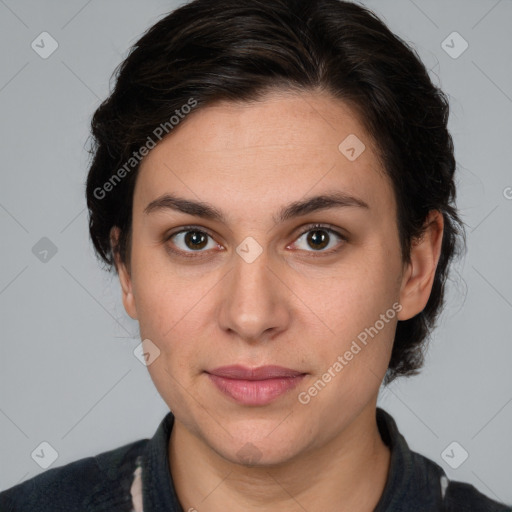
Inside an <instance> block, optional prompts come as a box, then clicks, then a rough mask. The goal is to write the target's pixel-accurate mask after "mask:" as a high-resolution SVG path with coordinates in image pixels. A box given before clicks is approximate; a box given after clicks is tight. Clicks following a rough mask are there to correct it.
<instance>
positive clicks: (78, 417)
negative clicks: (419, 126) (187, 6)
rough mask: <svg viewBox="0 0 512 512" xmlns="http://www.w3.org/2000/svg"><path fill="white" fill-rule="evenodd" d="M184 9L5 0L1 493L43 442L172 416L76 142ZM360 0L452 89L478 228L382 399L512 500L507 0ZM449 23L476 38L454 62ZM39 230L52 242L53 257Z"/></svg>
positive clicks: (464, 206)
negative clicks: (108, 260)
mask: <svg viewBox="0 0 512 512" xmlns="http://www.w3.org/2000/svg"><path fill="white" fill-rule="evenodd" d="M180 4H181V3H178V2H173V1H163V0H145V1H142V0H130V1H127V0H123V1H121V0H109V1H108V2H99V1H98V0H89V1H85V0H72V1H71V0H69V1H66V2H64V1H60V2H59V1H57V0H39V1H35V0H34V1H27V0H17V1H14V0H0V45H1V46H0V55H1V63H2V66H1V71H0V109H1V122H0V141H1V155H2V170H1V173H0V180H1V181H0V228H1V240H2V242H1V243H2V251H1V269H0V311H1V325H2V339H1V360H0V393H1V394H0V432H1V437H0V460H1V461H2V462H1V467H0V489H6V488H8V487H11V486H12V485H14V484H17V483H19V482H21V481H24V480H26V479H28V478H31V477H33V476H35V475H36V474H38V473H40V472H42V471H43V469H42V468H41V467H40V466H39V465H38V464H37V463H36V462H35V460H34V459H33V458H32V457H31V454H32V453H33V452H34V450H36V449H37V448H38V447H40V443H42V442H47V443H49V444H50V445H51V446H52V447H53V448H54V449H55V450H56V452H57V454H58V457H57V459H56V460H55V461H54V462H53V464H52V465H51V466H50V467H52V468H53V467H57V466H61V465H63V464H66V463H68V462H71V461H74V460H77V459H79V458H82V457H86V456H91V455H96V454H97V453H100V452H102V451H106V450H110V449H113V448H115V447H117V446H120V445H122V444H125V443H128V442H132V441H134V440H136V439H139V438H142V437H150V436H152V435H153V433H154V431H155V430H156V428H157V426H158V424H159V422H160V421H161V419H162V418H163V416H164V415H165V414H166V412H167V411H168V409H167V407H166V405H165V403H164V402H163V400H162V399H161V398H160V396H159V395H158V393H157V391H156V389H155V388H154V386H153V383H152V381H151V379H150V377H149V374H148V373H147V369H146V368H145V366H144V365H143V364H141V363H140V362H139V360H138V359H137V358H136V357H135V356H134V354H133V350H134V349H135V347H136V346H137V345H138V344H139V343H140V340H139V339H138V337H137V333H138V330H137V327H138V326H137V323H136V322H135V321H133V320H132V319H131V318H129V317H128V315H127V314H126V313H125V311H124V308H123V306H122V302H121V300H120V288H119V285H118V282H117V276H115V275H109V274H107V273H106V272H104V271H103V270H102V269H101V267H100V265H99V264H98V262H97V260H96V259H95V256H94V254H93V251H92V245H91V244H90V242H89V239H88V231H87V210H86V208H85V198H84V182H85V178H86V173H87V163H88V155H87V153H86V152H85V150H84V145H85V143H86V140H87V136H88V134H89V122H90V117H91V115H92V113H93V112H94V110H95V109H96V108H97V107H98V106H99V104H100V102H101V100H103V99H104V98H105V97H106V96H107V94H108V92H109V80H110V77H111V74H112V72H113V70H114V68H115V66H116V65H117V64H118V63H119V62H120V61H121V60H122V59H123V58H124V57H125V56H126V55H127V52H128V49H129V47H130V46H131V45H132V44H134V43H135V42H136V40H137V39H138V38H139V37H140V36H141V35H142V33H143V31H144V30H145V29H147V28H148V27H149V26H151V25H152V24H154V23H155V22H156V21H157V20H158V19H160V18H161V17H163V16H164V15H165V14H167V13H168V12H169V11H171V10H173V9H174V8H175V7H177V6H178V5H180ZM364 4H365V5H367V6H369V7H370V8H372V9H373V10H374V11H375V12H376V13H377V14H378V15H379V16H381V17H382V18H383V20H384V21H385V22H386V23H387V24H388V26H389V27H390V28H391V29H392V30H393V31H394V32H395V33H396V34H397V35H399V36H400V37H402V38H403V39H404V40H405V41H407V42H410V43H412V44H413V46H414V47H415V48H416V49H417V51H418V53H419V55H420V57H421V58H422V60H423V62H425V64H426V66H427V68H428V69H429V70H430V74H431V77H432V79H433V80H434V83H436V84H438V85H440V86H441V87H442V88H443V90H444V91H445V92H446V93H447V94H448V95H449V98H450V102H451V109H452V110H451V118H450V129H451V133H452V135H453V137H454V142H455V147H456V157H457V160H458V173H459V174H458V186H459V199H458V205H459V208H460V211H461V215H462V218H463V220H464V221H465V223H466V225H467V233H468V253H467V256H466V257H465V258H464V259H462V260H460V261H459V262H457V263H456V265H455V267H454V269H453V270H454V273H453V274H452V276H453V277H452V281H451V282H450V283H449V293H448V296H447V299H448V302H449V304H448V306H447V308H446V310H445V312H444V313H443V315H442V318H441V323H440V326H439V328H438V329H437V330H436V332H435V333H434V339H433V341H432V342H431V344H430V348H429V352H428V355H427V358H426V367H425V369H424V370H423V371H422V373H421V375H419V376H417V377H413V378H409V379H400V380H398V381H395V383H393V384H392V385H391V386H390V387H389V388H387V389H385V390H383V391H382V394H381V397H380V399H379V405H380V406H381V407H383V408H384V409H386V410H388V411H389V412H390V413H391V414H392V415H393V416H394V417H395V419H396V421H397V424H398V427H399V429H400V430H401V431H402V433H403V434H404V436H405V438H406V440H407V441H408V443H409V445H410V447H411V448H412V449H413V450H415V451H418V452H420V453H422V454H424V455H426V456H427V457H429V458H431V459H433V460H434V461H436V462H437V463H438V464H440V465H441V466H442V467H443V468H444V469H445V471H446V472H447V475H448V477H449V478H451V479H454V480H462V481H466V482H470V483H472V484H473V485H474V486H475V487H477V488H478V489H480V490H481V491H482V492H484V493H485V494H487V495H488V496H490V497H493V498H494V499H498V500H500V501H504V502H507V503H512V485H511V483H512V471H511V469H510V467H511V460H512V436H511V434H512V373H511V371H510V363H511V360H512V339H511V334H510V333H511V327H510V319H511V317H512V272H511V271H510V262H511V261H512V242H511V231H510V221H511V219H512V172H511V166H510V164H511V161H512V158H511V156H512V149H511V148H512V144H511V143H510V140H511V135H512V130H511V128H510V119H511V114H512V66H511V56H512V44H511V43H512V36H511V32H510V26H512V2H511V1H510V0H499V1H497V0H479V1H476V0H473V1H468V0H458V1H443V0H435V1H434V0H429V1H422V2H420V0H415V1H412V0H393V1H391V0H386V1H382V0H378V1H377V0H374V1H367V2H364ZM454 31H456V32H458V33H459V34H460V36H461V37H462V38H463V39H464V40H465V41H467V43H468V45H469V46H468V48H467V49H466V51H464V53H462V54H461V55H460V56H458V57H457V58H453V55H454V52H457V50H460V49H462V48H463V46H462V45H463V44H464V42H463V40H462V39H460V38H459V36H455V39H454V36H453V35H452V36H451V38H448V39H447V37H448V36H450V34H452V32H454ZM42 32H48V33H49V34H50V35H51V36H52V38H54V39H55V40H56V41H57V43H58V45H59V46H58V48H57V50H56V51H55V52H54V53H53V54H52V55H51V56H49V57H48V58H46V59H43V58H42V57H40V55H39V54H38V53H36V51H34V50H33V49H32V47H31V43H32V42H33V41H34V40H35V41H36V42H37V41H38V40H39V41H40V39H38V36H39V34H41V33H42ZM45 37H47V36H45ZM445 40H447V41H448V42H447V43H444V44H445V45H446V44H448V45H449V46H452V47H453V48H452V49H451V52H452V56H450V55H449V54H448V53H447V51H445V49H444V47H443V46H442V44H443V41H445ZM48 41H49V40H48V39H46V45H45V46H46V48H47V49H48V48H49V47H50V46H49V43H48ZM43 237H46V238H48V239H49V240H50V241H51V243H52V244H53V245H54V246H55V249H56V250H57V252H56V253H55V254H52V252H51V251H50V252H49V253H48V254H47V255H46V261H41V259H40V258H41V257H42V256H39V257H37V255H38V254H40V252H38V249H40V248H41V247H48V244H49V242H48V241H43V242H41V241H40V240H41V239H42V238H43ZM38 243H39V244H40V245H36V244H38ZM41 244H43V245H41ZM45 244H46V245H45ZM34 246H35V247H36V248H35V249H33V248H34ZM34 253H35V254H34ZM453 441H456V442H457V443H459V445H460V446H461V447H462V448H463V449H465V450H466V451H467V452H468V453H469V457H468V458H467V460H465V462H464V463H462V464H461V465H460V466H459V467H458V468H457V469H452V468H451V467H450V466H449V465H448V464H447V463H446V461H445V460H444V459H443V457H441V454H442V453H443V451H444V450H445V448H447V447H448V446H449V445H450V444H451V443H452V442H453ZM43 446H45V445H43ZM457 450H460V448H456V451H455V452H454V453H455V456H456V457H460V453H462V452H460V451H459V452H457ZM47 453H48V452H47Z"/></svg>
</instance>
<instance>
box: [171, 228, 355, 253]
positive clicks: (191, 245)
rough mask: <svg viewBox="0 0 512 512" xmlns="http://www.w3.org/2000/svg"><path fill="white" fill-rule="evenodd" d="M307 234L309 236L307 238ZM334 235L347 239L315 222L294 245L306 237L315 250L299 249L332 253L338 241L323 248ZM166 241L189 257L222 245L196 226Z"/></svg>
mask: <svg viewBox="0 0 512 512" xmlns="http://www.w3.org/2000/svg"><path fill="white" fill-rule="evenodd" d="M305 235H308V236H307V237H306V238H305ZM332 235H334V236H335V237H337V238H338V239H340V240H342V241H347V238H346V237H345V236H343V235H342V234H341V233H338V232H337V231H335V230H334V229H332V228H331V227H330V226H325V225H322V224H315V225H312V226H308V228H307V229H306V230H305V231H303V232H302V233H301V234H300V235H299V238H298V239H297V240H296V242H294V244H293V245H294V246H295V245H296V244H297V243H300V242H301V241H302V242H304V240H302V239H303V238H305V242H306V243H307V244H309V246H310V247H312V248H313V250H308V249H302V248H300V247H299V249H301V250H305V251H306V252H321V253H322V254H332V253H334V252H337V251H338V250H339V247H336V245H342V244H339V243H338V244H335V248H334V249H331V250H327V251H324V250H323V249H325V248H326V247H328V246H329V245H330V243H331V242H332V240H331V237H332ZM208 239H210V240H211V241H209V240H208ZM165 241H166V242H168V241H172V245H173V246H176V247H177V249H173V248H172V247H171V246H169V247H168V250H169V251H170V252H172V253H174V254H177V255H179V256H184V257H187V258H197V257H201V256H202V254H201V253H204V252H206V250H208V249H215V248H216V247H217V248H221V247H222V246H220V245H219V244H217V243H216V242H215V241H214V240H213V238H212V236H211V235H209V234H208V233H207V232H206V231H204V230H202V229H199V228H197V227H196V226H184V227H183V228H182V229H181V230H180V231H177V232H175V233H171V234H170V235H169V236H167V237H166V239H165ZM203 249H205V250H203Z"/></svg>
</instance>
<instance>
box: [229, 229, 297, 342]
mask: <svg viewBox="0 0 512 512" xmlns="http://www.w3.org/2000/svg"><path fill="white" fill-rule="evenodd" d="M233 260H234V261H233V271H232V272H230V277H229V280H228V283H227V286H226V289H225V293H224V295H223V301H222V304H221V311H220V316H219V319H220V322H221V327H222V328H223V329H226V330H231V331H234V332H236V333H237V334H238V335H239V337H240V338H243V339H245V340H246V341H250V340H261V339H262V337H264V336H268V335H269V334H270V333H271V332H272V333H274V332H275V331H279V330H281V329H282V328H284V325H285V323H286V321H287V318H288V317H287V314H286V311H287V309H286V304H285V302H284V301H285V297H284V295H283V290H282V286H280V285H279V283H278V282H277V281H278V280H277V279H276V277H275V276H274V274H273V272H272V271H271V269H270V268H269V258H268V253H267V252H266V251H265V250H264V248H263V247H262V246H260V244H259V243H258V242H257V241H256V240H255V239H253V238H251V237H248V238H246V239H245V240H244V241H243V242H242V243H240V244H239V246H238V247H237V248H236V254H234V258H233Z"/></svg>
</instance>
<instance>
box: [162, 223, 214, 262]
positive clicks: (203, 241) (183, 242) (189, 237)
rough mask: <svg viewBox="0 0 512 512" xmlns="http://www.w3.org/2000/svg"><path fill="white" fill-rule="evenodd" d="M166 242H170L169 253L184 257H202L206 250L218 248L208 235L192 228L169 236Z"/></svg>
mask: <svg viewBox="0 0 512 512" xmlns="http://www.w3.org/2000/svg"><path fill="white" fill-rule="evenodd" d="M166 242H170V246H169V247H168V249H169V250H170V251H171V252H173V253H175V254H178V255H180V256H185V257H197V256H202V255H203V253H205V252H207V250H208V249H214V248H215V247H217V246H218V245H217V244H216V243H215V241H214V240H213V239H212V237H211V236H210V235H209V234H208V233H206V232H205V231H202V230H200V229H196V228H193V227H188V228H184V229H182V230H181V231H178V232H176V233H173V234H171V235H169V236H168V237H167V239H166ZM209 243H210V245H208V244H209ZM174 247H175V248H174ZM194 253H197V254H194Z"/></svg>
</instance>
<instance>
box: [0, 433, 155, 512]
mask: <svg viewBox="0 0 512 512" xmlns="http://www.w3.org/2000/svg"><path fill="white" fill-rule="evenodd" d="M147 442H148V439H140V440H138V441H135V442H133V443H129V444H126V445H123V446H120V447H118V448H115V449H113V450H110V451H107V452H103V453H100V454H98V455H96V456H93V457H86V458H83V459H79V460H77V461H74V462H71V463H69V464H66V465H64V466H60V467H57V468H53V469H49V470H46V471H45V472H44V473H41V474H39V475H36V476H35V477H33V478H31V479H29V480H26V481H25V482H22V483H20V484H18V485H15V486H14V487H11V488H10V489H7V490H6V491H4V492H2V493H0V511H1V512H36V511H37V512H46V511H48V512H50V511H51V512H61V511H62V512H64V511H66V512H71V511H83V510H88V511H91V512H92V511H96V510H98V511H100V510H119V511H121V510H123V509H124V508H123V505H126V506H127V507H128V508H126V510H130V507H129V505H130V503H131V498H130V492H129V489H130V485H131V480H132V477H133V472H134V471H135V468H136V461H137V458H138V457H139V456H140V455H142V453H143V452H144V448H145V446H146V444H147ZM116 507H117V508H116Z"/></svg>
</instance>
